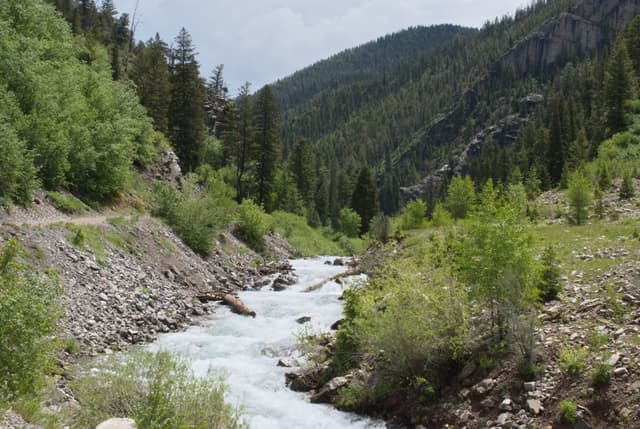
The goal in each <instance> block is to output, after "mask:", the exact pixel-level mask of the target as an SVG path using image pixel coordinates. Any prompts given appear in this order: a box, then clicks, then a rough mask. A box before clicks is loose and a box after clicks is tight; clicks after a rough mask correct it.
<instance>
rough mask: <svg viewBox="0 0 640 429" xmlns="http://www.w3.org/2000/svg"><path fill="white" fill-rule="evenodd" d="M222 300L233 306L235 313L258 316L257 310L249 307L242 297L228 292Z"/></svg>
mask: <svg viewBox="0 0 640 429" xmlns="http://www.w3.org/2000/svg"><path fill="white" fill-rule="evenodd" d="M222 301H223V302H224V303H225V304H227V305H228V306H229V307H231V311H233V312H234V313H237V314H242V315H243V316H251V317H256V312H255V311H253V310H252V309H250V308H249V307H247V306H246V304H245V303H244V302H242V301H240V298H238V297H237V296H235V295H232V294H230V293H228V294H226V295H225V296H223V297H222Z"/></svg>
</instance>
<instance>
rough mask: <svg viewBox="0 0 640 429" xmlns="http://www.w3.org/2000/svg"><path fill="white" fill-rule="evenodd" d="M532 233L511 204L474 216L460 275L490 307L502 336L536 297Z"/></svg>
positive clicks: (475, 294) (460, 260)
mask: <svg viewBox="0 0 640 429" xmlns="http://www.w3.org/2000/svg"><path fill="white" fill-rule="evenodd" d="M531 245H532V236H531V233H530V231H529V229H528V227H527V225H526V224H525V223H524V222H523V221H522V219H521V216H520V210H519V208H514V207H512V206H510V205H509V204H505V205H501V206H499V207H498V208H497V209H495V210H489V211H487V212H484V211H483V210H482V208H481V209H480V211H479V212H478V213H477V214H476V215H475V216H474V218H473V223H472V224H471V225H470V227H469V230H468V237H467V239H466V240H465V241H464V243H463V249H462V252H461V255H460V259H459V263H458V265H459V267H460V276H461V279H462V280H464V281H465V283H466V284H468V285H470V286H471V288H472V294H473V295H474V296H476V297H477V298H479V299H482V300H483V301H484V302H485V303H486V304H487V306H488V308H489V309H490V310H491V320H492V328H494V327H497V328H498V334H499V337H500V338H505V336H506V335H507V334H508V332H509V323H510V320H511V317H512V315H514V314H519V313H520V312H522V311H523V309H525V308H526V307H527V305H528V304H529V303H531V302H532V301H533V299H534V298H535V289H536V287H535V286H536V270H535V260H534V258H533V254H532V248H531Z"/></svg>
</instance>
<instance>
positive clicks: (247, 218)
mask: <svg viewBox="0 0 640 429" xmlns="http://www.w3.org/2000/svg"><path fill="white" fill-rule="evenodd" d="M268 228H269V224H268V222H267V215H266V214H265V212H264V210H262V208H261V207H260V206H259V205H257V204H256V203H254V202H253V201H251V200H244V201H243V202H242V204H240V206H239V207H238V214H237V219H236V228H235V232H236V234H238V236H239V237H240V238H241V239H242V240H244V241H245V242H246V243H247V244H248V245H249V246H251V247H252V248H253V249H255V250H257V251H262V250H263V249H264V235H265V234H266V233H267V232H268Z"/></svg>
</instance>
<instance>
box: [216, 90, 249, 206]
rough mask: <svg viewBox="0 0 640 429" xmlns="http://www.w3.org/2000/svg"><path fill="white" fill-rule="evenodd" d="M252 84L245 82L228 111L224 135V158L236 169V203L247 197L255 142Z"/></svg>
mask: <svg viewBox="0 0 640 429" xmlns="http://www.w3.org/2000/svg"><path fill="white" fill-rule="evenodd" d="M250 91H251V84H250V83H249V82H245V83H244V84H243V85H242V87H241V88H240V93H239V94H238V99H237V102H236V105H235V106H233V107H231V108H229V109H227V110H228V115H227V125H226V129H225V132H224V133H223V142H224V154H225V155H224V158H225V159H228V160H230V161H231V162H232V163H233V166H234V167H235V175H236V177H235V179H236V183H235V185H236V201H237V202H238V204H240V203H241V202H242V199H243V198H245V196H246V189H245V183H244V180H245V173H246V172H247V170H248V169H249V165H250V155H251V146H252V142H253V129H254V127H253V117H252V110H251V93H250Z"/></svg>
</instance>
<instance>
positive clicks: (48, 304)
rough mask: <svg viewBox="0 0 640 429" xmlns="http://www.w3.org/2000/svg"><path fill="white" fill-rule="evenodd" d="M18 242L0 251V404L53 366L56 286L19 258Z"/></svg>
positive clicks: (30, 386) (26, 388)
mask: <svg viewBox="0 0 640 429" xmlns="http://www.w3.org/2000/svg"><path fill="white" fill-rule="evenodd" d="M20 252H21V249H20V246H19V245H18V242H17V241H15V240H11V241H9V242H7V243H6V244H5V245H4V247H3V248H2V250H1V251H0V325H1V326H2V329H0V403H6V402H9V401H13V400H15V399H16V398H18V397H21V396H23V395H26V394H31V393H33V392H34V391H35V390H36V389H37V388H38V387H40V385H41V383H42V382H43V378H44V375H45V373H46V372H47V371H48V370H50V369H51V368H52V367H53V366H52V364H53V359H54V354H55V347H54V342H53V340H52V337H51V335H52V334H53V333H54V332H55V328H56V322H57V320H58V316H59V310H58V306H57V305H56V300H57V298H58V294H59V290H58V287H57V285H55V284H53V283H52V282H51V281H50V280H48V279H46V278H44V277H42V276H40V275H39V274H38V273H36V272H34V271H33V270H32V269H31V268H30V267H29V266H27V265H25V264H22V263H20V262H18V260H17V258H18V256H19V254H20Z"/></svg>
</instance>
